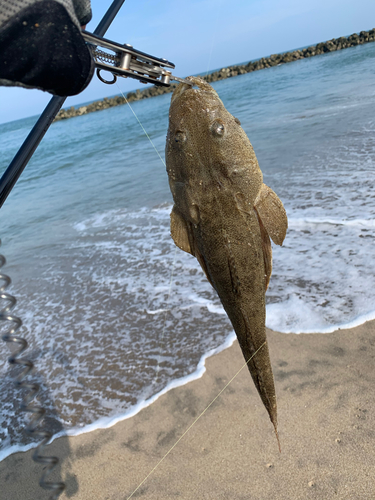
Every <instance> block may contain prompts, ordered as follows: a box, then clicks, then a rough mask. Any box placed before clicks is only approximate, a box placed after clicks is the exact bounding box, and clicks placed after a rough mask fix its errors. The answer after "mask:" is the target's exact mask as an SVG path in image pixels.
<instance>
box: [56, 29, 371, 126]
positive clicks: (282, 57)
mask: <svg viewBox="0 0 375 500" xmlns="http://www.w3.org/2000/svg"><path fill="white" fill-rule="evenodd" d="M374 41H375V28H373V29H371V30H369V31H361V32H360V33H359V34H358V33H353V34H352V35H349V36H348V37H344V36H342V37H340V38H332V39H331V40H328V41H326V42H320V43H318V44H316V45H311V46H310V47H307V48H305V49H302V50H300V49H297V50H293V51H289V52H283V53H280V54H272V55H270V56H269V57H262V58H260V59H258V60H256V61H253V62H252V61H249V62H248V63H246V64H236V65H232V66H228V67H226V68H222V69H221V70H219V71H213V72H212V73H210V74H208V75H206V76H203V78H204V80H206V82H208V83H212V82H217V81H219V80H224V79H226V78H231V77H234V76H238V75H244V74H246V73H251V72H253V71H258V70H261V69H265V68H270V67H272V66H278V65H280V64H286V63H289V62H293V61H298V60H299V59H305V58H308V57H313V56H317V55H321V54H324V53H327V52H334V51H337V50H343V49H346V48H349V47H355V46H357V45H363V44H365V43H371V42H374ZM176 86H177V84H175V83H173V84H171V85H170V87H156V86H154V87H147V88H145V89H143V90H140V89H137V90H136V91H135V92H129V93H128V94H127V95H126V99H127V100H128V101H129V102H134V101H139V100H141V99H147V98H149V97H155V96H157V95H162V94H168V93H170V92H173V90H174V89H175V88H176ZM123 104H125V102H124V98H123V97H122V96H121V95H116V96H114V97H105V98H104V99H101V100H98V101H95V102H92V103H90V104H88V105H86V106H79V107H74V106H71V107H70V108H65V109H62V110H60V111H59V113H58V114H57V116H56V118H55V120H54V121H59V120H66V119H68V118H73V117H75V116H82V115H87V114H88V113H93V112H94V111H100V110H102V109H108V108H112V107H115V106H121V105H123Z"/></svg>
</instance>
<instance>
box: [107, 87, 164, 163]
mask: <svg viewBox="0 0 375 500" xmlns="http://www.w3.org/2000/svg"><path fill="white" fill-rule="evenodd" d="M116 85H117V88H118V89H119V91H120V92H121V94H122V97H123V98H124V99H125V102H126V104H127V105H128V106H129V108H130V110H131V112H132V113H133V115H134V116H135V118H136V120H137V122H138V123H139V125H140V126H141V128H142V130H143V132H144V133H145V134H146V137H147V139H148V140H149V141H150V142H151V145H152V147H153V148H154V149H155V151H156V154H157V155H158V157H159V158H160V160H161V162H162V164H163V165H164V166H165V168H167V166H166V164H165V161H164V160H163V158H162V157H161V156H160V153H159V151H158V150H157V149H156V146H155V144H154V143H153V142H152V140H151V137H150V136H149V135H148V133H147V132H146V130H145V128H144V126H143V125H142V123H141V122H140V120H139V118H138V116H137V115H136V114H135V112H134V109H133V108H132V107H131V106H130V102H129V101H128V100H127V98H126V97H125V96H124V94H123V92H122V90H121V89H120V87H119V86H118V83H117V82H116Z"/></svg>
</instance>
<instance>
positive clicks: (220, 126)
mask: <svg viewBox="0 0 375 500" xmlns="http://www.w3.org/2000/svg"><path fill="white" fill-rule="evenodd" d="M211 132H212V133H213V135H216V136H217V137H222V136H223V135H224V132H225V128H224V123H223V122H222V121H221V120H215V121H214V122H213V124H212V125H211Z"/></svg>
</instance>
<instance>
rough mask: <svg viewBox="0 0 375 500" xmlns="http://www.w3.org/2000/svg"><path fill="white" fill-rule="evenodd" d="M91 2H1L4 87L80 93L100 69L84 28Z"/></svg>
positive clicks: (1, 76)
mask: <svg viewBox="0 0 375 500" xmlns="http://www.w3.org/2000/svg"><path fill="white" fill-rule="evenodd" d="M91 17H92V14H91V4H90V0H39V1H37V0H1V2H0V85H7V86H21V87H26V88H37V89H41V90H45V91H47V92H50V93H51V94H55V95H59V96H70V95H75V94H79V93H80V92H82V91H83V90H84V89H85V88H86V87H87V85H88V84H89V83H90V81H91V78H92V75H93V73H94V69H95V65H94V61H93V58H92V55H91V52H90V49H89V48H88V47H87V45H86V43H85V41H84V39H83V37H82V34H81V26H84V25H86V24H87V23H88V22H89V21H90V19H91Z"/></svg>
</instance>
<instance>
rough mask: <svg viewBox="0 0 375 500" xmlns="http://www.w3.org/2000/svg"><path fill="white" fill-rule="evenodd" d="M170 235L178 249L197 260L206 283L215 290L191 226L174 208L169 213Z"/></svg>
mask: <svg viewBox="0 0 375 500" xmlns="http://www.w3.org/2000/svg"><path fill="white" fill-rule="evenodd" d="M171 235H172V238H173V241H174V242H175V244H176V246H178V248H181V250H183V251H184V252H187V253H190V254H191V255H193V256H194V257H196V258H197V260H198V262H199V264H200V265H201V268H202V269H203V271H204V273H205V275H206V277H207V279H208V281H209V282H210V283H211V285H212V286H213V287H214V288H215V286H214V284H213V283H212V280H211V278H210V275H209V273H208V269H207V266H206V262H205V260H204V256H203V255H202V254H201V252H200V251H199V248H198V245H197V244H196V241H195V237H194V234H193V231H192V229H191V225H190V223H189V222H186V220H185V219H184V218H183V216H182V215H181V214H180V213H179V212H178V211H177V210H176V207H175V206H174V207H173V209H172V212H171Z"/></svg>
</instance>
